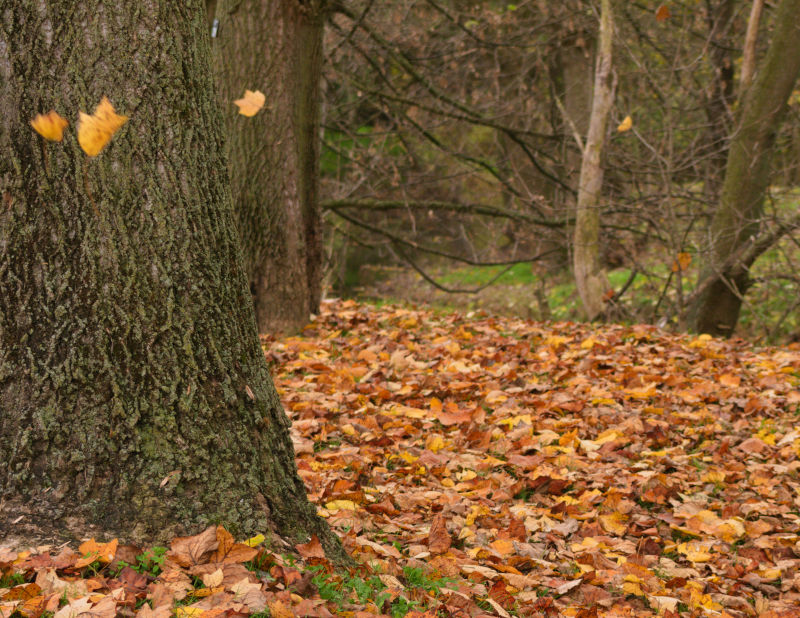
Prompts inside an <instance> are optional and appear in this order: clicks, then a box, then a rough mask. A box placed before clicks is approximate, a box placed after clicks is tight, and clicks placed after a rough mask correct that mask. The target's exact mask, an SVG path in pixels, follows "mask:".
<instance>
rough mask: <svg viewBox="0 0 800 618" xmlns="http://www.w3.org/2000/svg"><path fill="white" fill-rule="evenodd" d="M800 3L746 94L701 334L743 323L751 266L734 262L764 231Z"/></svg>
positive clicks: (693, 316) (799, 66)
mask: <svg viewBox="0 0 800 618" xmlns="http://www.w3.org/2000/svg"><path fill="white" fill-rule="evenodd" d="M798 14H800V0H782V1H781V3H780V5H779V6H778V10H777V11H776V14H775V27H774V31H773V37H772V42H771V43H770V46H769V50H768V51H767V55H766V57H765V58H764V62H763V64H762V66H761V68H760V70H759V71H758V74H757V75H756V78H755V81H754V82H753V83H752V85H751V86H750V87H749V88H748V89H747V90H746V91H745V92H744V100H743V101H742V103H741V116H740V120H739V123H738V126H737V128H736V130H735V132H734V134H733V136H732V138H731V143H730V149H729V151H728V160H727V164H726V167H725V180H724V182H723V185H722V192H721V197H720V203H719V206H718V207H717V210H716V213H715V215H714V219H713V221H712V223H711V230H710V238H709V255H708V257H707V258H706V262H705V264H704V267H703V269H702V272H701V274H700V279H699V281H700V282H701V283H702V282H703V281H705V280H706V279H708V278H709V277H712V278H713V279H714V281H713V283H712V284H711V285H709V286H708V287H707V288H706V289H705V291H704V292H703V293H702V294H700V295H699V296H698V299H697V301H696V302H695V304H694V305H693V307H692V309H691V312H690V326H691V328H692V329H693V330H695V331H697V332H703V333H710V334H713V335H724V336H729V335H730V334H731V333H732V332H733V329H734V328H735V327H736V322H737V321H738V320H739V311H740V309H741V306H742V299H743V298H744V295H745V293H746V291H747V288H748V287H749V285H750V277H749V273H748V271H749V267H750V264H740V263H736V262H734V263H731V260H730V258H731V257H732V256H734V255H735V254H736V253H737V252H738V251H740V250H741V249H742V247H743V245H744V244H745V243H747V242H749V241H750V238H751V237H753V236H754V235H756V234H757V233H758V231H759V227H760V223H761V217H762V214H763V205H764V196H765V194H766V191H767V187H768V185H769V180H770V159H771V155H772V148H773V145H774V143H775V134H776V132H777V131H778V129H779V127H780V124H781V122H782V120H783V117H784V115H785V113H786V109H787V102H788V99H789V96H790V95H791V93H792V90H793V88H794V85H795V83H796V82H797V78H798V75H800V21H798V19H797V16H798Z"/></svg>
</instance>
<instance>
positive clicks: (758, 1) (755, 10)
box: [739, 0, 764, 100]
mask: <svg viewBox="0 0 800 618" xmlns="http://www.w3.org/2000/svg"><path fill="white" fill-rule="evenodd" d="M763 10H764V0H753V6H752V7H751V8H750V18H749V19H748V20H747V33H746V34H745V37H744V48H743V50H742V73H741V77H740V78H739V99H740V100H741V99H743V98H744V92H745V91H746V90H747V89H748V88H749V87H750V84H751V82H752V81H753V74H754V73H755V72H756V43H757V42H758V27H759V25H760V24H761V12H762V11H763Z"/></svg>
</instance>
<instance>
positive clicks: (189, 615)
mask: <svg viewBox="0 0 800 618" xmlns="http://www.w3.org/2000/svg"><path fill="white" fill-rule="evenodd" d="M204 611H206V610H204V609H202V608H200V607H188V606H185V605H184V606H183V607H176V608H175V616H176V617H177V618H195V617H196V616H199V615H200V614H202V613H203V612H204Z"/></svg>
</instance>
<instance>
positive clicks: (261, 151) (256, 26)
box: [209, 0, 323, 332]
mask: <svg viewBox="0 0 800 618" xmlns="http://www.w3.org/2000/svg"><path fill="white" fill-rule="evenodd" d="M212 3H213V4H214V5H215V6H214V7H209V13H210V14H213V17H212V19H214V18H215V19H216V20H217V27H216V32H215V34H216V36H215V37H214V39H213V40H212V49H213V52H214V68H215V71H216V75H217V80H218V84H219V93H220V99H221V105H222V110H223V119H224V122H225V131H226V140H227V142H226V143H227V149H228V154H229V166H230V174H231V183H232V191H233V203H234V211H235V213H236V217H237V221H238V229H239V235H240V237H241V240H242V248H243V253H244V263H245V270H246V273H247V276H248V277H249V281H250V291H251V293H252V295H253V301H254V304H255V309H256V322H257V325H258V328H259V331H260V332H275V331H296V330H299V329H300V328H301V327H302V326H303V325H304V324H306V323H307V322H308V319H309V314H310V313H314V312H316V311H317V310H318V308H319V302H320V296H321V284H322V240H321V215H320V208H319V199H318V166H319V135H318V131H319V112H320V107H319V106H320V90H319V82H320V76H321V72H322V32H323V6H322V5H323V2H322V0H313V1H305V2H304V1H301V0H216V1H214V0H212ZM245 89H248V90H260V91H262V92H263V93H264V94H265V95H266V98H267V103H266V105H265V109H263V110H262V111H261V112H260V113H258V114H257V115H256V116H255V117H252V118H246V117H244V116H241V115H240V114H238V113H237V108H236V107H235V106H234V105H233V101H234V100H235V99H238V98H240V97H241V96H242V94H243V93H244V91H245Z"/></svg>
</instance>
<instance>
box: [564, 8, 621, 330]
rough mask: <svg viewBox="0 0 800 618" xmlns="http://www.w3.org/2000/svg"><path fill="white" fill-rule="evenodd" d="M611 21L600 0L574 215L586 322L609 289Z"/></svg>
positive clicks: (577, 277) (599, 309)
mask: <svg viewBox="0 0 800 618" xmlns="http://www.w3.org/2000/svg"><path fill="white" fill-rule="evenodd" d="M613 34H614V21H613V17H612V13H611V0H603V1H602V4H601V9H600V36H599V37H598V48H597V68H596V70H595V76H594V93H593V95H592V114H591V117H590V119H589V133H588V134H587V136H586V144H585V145H584V152H583V162H582V164H581V174H580V180H579V181H578V206H577V210H576V213H575V236H574V254H573V261H572V263H573V268H574V271H575V284H576V287H577V288H578V294H579V295H580V297H581V301H582V302H583V308H584V310H585V312H586V316H587V318H588V319H589V320H594V319H596V318H598V317H600V316H602V314H603V312H604V311H605V304H606V293H607V292H608V290H609V288H610V287H611V286H610V285H609V282H608V277H607V276H606V273H605V270H604V269H603V265H602V264H601V262H600V208H601V203H600V193H601V190H602V187H603V166H602V162H601V160H602V156H603V145H604V143H605V139H606V127H607V126H608V115H609V112H610V111H611V105H612V104H613V102H614V88H613V84H612V80H613V77H612V75H611V61H612V49H613Z"/></svg>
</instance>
